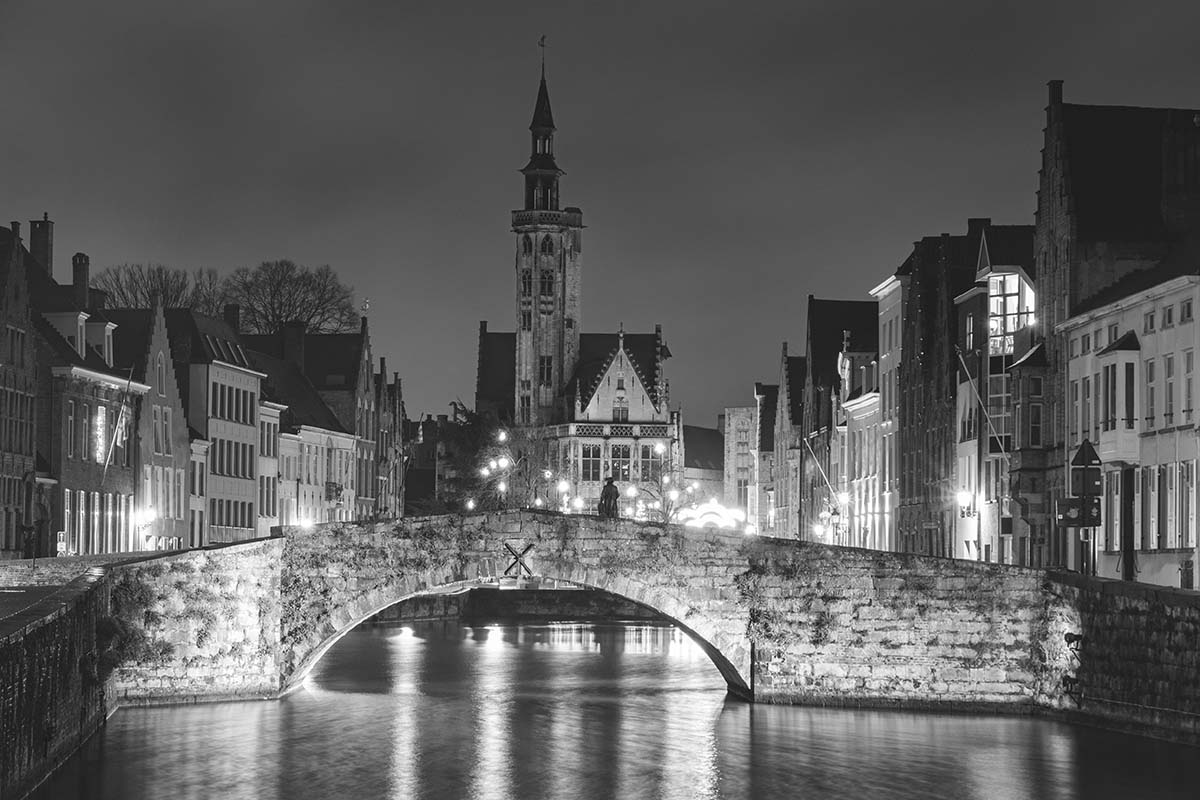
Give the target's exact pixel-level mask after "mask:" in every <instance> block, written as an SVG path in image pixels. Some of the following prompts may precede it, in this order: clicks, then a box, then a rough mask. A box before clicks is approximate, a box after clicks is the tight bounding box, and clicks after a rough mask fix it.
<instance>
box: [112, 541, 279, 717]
mask: <svg viewBox="0 0 1200 800" xmlns="http://www.w3.org/2000/svg"><path fill="white" fill-rule="evenodd" d="M282 545H283V542H282V541H281V540H280V539H260V540H256V541H251V542H242V543H238V544H233V545H224V546H220V547H212V548H206V549H203V550H190V551H184V552H179V553H173V554H170V555H166V556H163V557H160V558H156V559H152V560H138V561H135V562H128V563H123V564H117V565H114V566H112V567H110V568H109V569H110V574H111V581H112V590H111V591H112V607H113V615H114V616H115V617H117V618H119V619H122V620H125V621H127V623H128V625H129V627H130V629H136V630H137V631H138V632H139V637H140V639H139V642H138V646H137V649H136V651H135V652H131V653H130V654H129V657H128V658H125V659H123V660H122V662H121V663H120V664H119V665H118V666H117V668H116V669H115V671H114V672H113V674H112V678H111V679H110V681H109V695H110V703H111V704H112V705H113V706H114V707H115V706H117V705H124V704H157V703H185V702H196V701H199V700H223V699H247V698H263V697H275V696H277V694H278V692H279V689H280V683H279V620H280V615H281V607H280V605H281V602H282V598H281V594H280V562H281V558H280V551H281V549H282Z"/></svg>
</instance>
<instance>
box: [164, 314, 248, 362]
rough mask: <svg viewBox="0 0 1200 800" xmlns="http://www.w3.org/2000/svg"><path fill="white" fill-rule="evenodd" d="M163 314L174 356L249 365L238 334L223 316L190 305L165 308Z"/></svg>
mask: <svg viewBox="0 0 1200 800" xmlns="http://www.w3.org/2000/svg"><path fill="white" fill-rule="evenodd" d="M163 317H164V318H165V319H166V321H167V335H168V337H169V338H170V340H171V357H172V358H173V359H174V360H176V361H181V362H185V363H188V364H208V363H211V362H213V361H224V362H225V363H226V364H233V365H235V366H239V367H245V368H246V369H253V367H251V366H250V359H249V358H247V357H246V351H245V349H244V348H243V347H242V341H241V338H240V337H239V336H238V334H237V332H236V331H235V330H234V329H233V328H232V327H230V326H229V323H227V322H226V321H225V320H223V319H221V318H219V317H210V316H208V315H207V314H201V313H199V312H196V311H192V310H191V309H190V308H168V309H167V310H166V311H164V312H163ZM177 374H178V373H177Z"/></svg>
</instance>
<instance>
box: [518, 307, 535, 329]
mask: <svg viewBox="0 0 1200 800" xmlns="http://www.w3.org/2000/svg"><path fill="white" fill-rule="evenodd" d="M521 330H523V331H531V330H533V312H532V311H522V312H521Z"/></svg>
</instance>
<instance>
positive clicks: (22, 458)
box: [0, 222, 53, 558]
mask: <svg viewBox="0 0 1200 800" xmlns="http://www.w3.org/2000/svg"><path fill="white" fill-rule="evenodd" d="M45 224H46V226H47V227H49V226H51V225H52V224H53V223H50V222H46V223H45ZM36 230H37V229H36V228H35V231H36ZM20 231H21V228H20V224H19V223H15V222H14V223H13V225H12V228H11V229H6V228H0V395H2V397H0V400H2V402H0V414H2V416H0V557H3V558H19V557H21V556H27V557H28V556H34V555H46V554H47V550H48V549H49V550H51V551H52V550H53V545H52V544H51V542H50V531H49V528H50V519H49V505H48V504H49V502H50V498H49V497H47V494H46V492H47V490H48V489H49V488H51V487H49V486H48V485H47V483H46V482H45V480H48V478H47V479H44V480H39V478H38V475H37V472H36V469H35V455H36V449H35V440H34V434H35V423H36V420H37V415H38V407H37V405H38V404H37V402H36V397H37V384H36V377H35V374H36V368H35V360H34V355H35V348H34V333H33V317H32V315H31V311H30V305H29V286H28V282H27V280H26V278H25V270H26V268H27V265H26V261H25V248H24V247H23V246H22V245H21V239H20ZM34 238H35V239H36V238H37V237H36V235H35V236H34ZM34 251H35V252H36V251H37V248H36V247H34ZM42 413H45V412H44V411H43V412H42Z"/></svg>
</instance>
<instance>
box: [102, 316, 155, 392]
mask: <svg viewBox="0 0 1200 800" xmlns="http://www.w3.org/2000/svg"><path fill="white" fill-rule="evenodd" d="M106 315H107V316H108V321H109V322H115V323H116V324H117V329H116V330H115V331H113V366H114V367H115V368H117V369H120V370H122V371H128V370H130V369H132V370H133V373H132V374H133V379H134V380H135V381H139V382H141V383H146V382H147V381H146V375H147V373H148V372H149V364H148V362H149V359H150V337H151V335H153V332H154V311H153V310H151V309H148V308H111V309H107V311H106Z"/></svg>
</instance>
